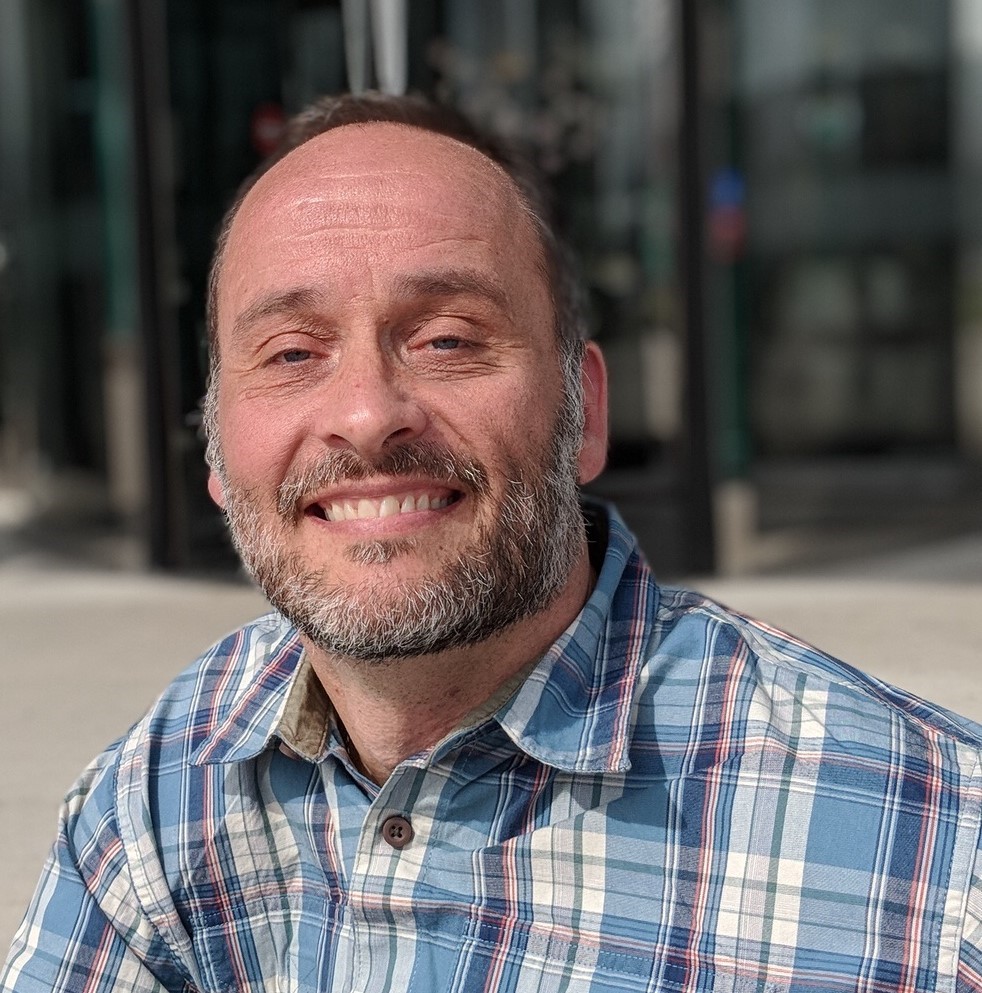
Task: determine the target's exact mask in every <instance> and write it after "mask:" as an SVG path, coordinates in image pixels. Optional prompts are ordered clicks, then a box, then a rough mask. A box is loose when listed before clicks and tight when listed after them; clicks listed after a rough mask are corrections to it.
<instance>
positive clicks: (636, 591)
mask: <svg viewBox="0 0 982 993" xmlns="http://www.w3.org/2000/svg"><path fill="white" fill-rule="evenodd" d="M585 509H586V511H587V514H588V515H590V516H592V517H593V518H594V525H593V526H594V527H595V528H598V529H603V528H604V527H606V531H607V533H606V550H605V553H604V556H603V562H602V565H601V567H600V570H599V573H598V576H597V583H596V586H595V587H594V590H593V593H592V594H591V596H590V598H589V599H588V600H587V602H586V604H585V605H584V607H583V609H582V610H581V611H580V613H579V614H578V615H577V616H576V618H575V619H574V620H573V622H572V623H571V624H570V626H569V627H568V628H567V629H566V631H565V632H564V633H563V634H562V635H561V636H560V637H559V638H558V639H557V640H556V642H555V643H554V644H553V645H552V646H551V647H550V648H549V650H548V651H547V652H546V654H545V655H544V656H543V658H542V659H541V660H540V661H539V662H538V663H537V664H536V665H535V666H534V668H533V669H532V671H531V673H530V674H529V676H528V678H527V679H526V680H525V681H524V682H523V683H522V684H521V685H520V686H519V687H518V689H517V690H516V691H515V692H514V693H511V694H509V695H508V696H509V698H508V699H507V700H506V701H505V702H504V703H503V705H501V706H500V707H499V708H498V709H497V714H496V715H495V719H496V720H497V721H498V723H499V724H500V725H501V727H502V728H503V730H504V731H505V733H506V734H508V736H509V737H510V738H511V739H512V741H514V743H515V744H516V745H517V746H518V747H519V748H521V749H522V750H523V751H525V752H527V753H528V754H529V755H531V756H533V757H534V758H536V759H538V760H539V761H541V762H543V763H545V764H547V765H551V766H554V767H556V768H558V769H563V770H568V771H571V772H625V771H627V770H628V769H630V767H631V763H630V760H629V758H628V751H629V745H630V727H631V715H632V709H633V695H634V688H635V686H636V684H637V678H636V677H637V674H638V670H639V668H640V666H641V665H642V663H643V661H644V658H645V656H646V649H647V648H648V645H647V640H648V632H650V631H651V630H652V626H653V625H652V620H653V618H654V615H655V611H656V609H657V600H658V593H657V587H656V586H655V584H654V583H653V582H652V581H651V576H650V572H649V570H648V567H647V564H646V563H645V562H644V559H643V557H642V555H641V552H640V549H639V548H638V545H637V542H636V540H635V539H634V536H633V535H632V534H631V533H630V531H628V529H627V526H626V525H625V524H624V522H623V520H622V519H621V517H620V515H619V514H618V513H617V511H616V510H615V509H614V508H613V507H612V506H610V505H601V504H599V503H595V502H590V503H587V504H585ZM233 639H234V641H235V644H234V646H230V645H229V642H231V641H233ZM211 654H212V656H214V658H213V659H212V661H213V663H214V664H216V665H219V666H221V665H223V664H224V665H225V666H227V667H230V668H231V669H232V670H233V672H234V673H235V676H234V679H233V681H234V684H235V686H234V687H230V688H228V690H227V691H226V693H223V697H224V699H226V700H228V701H229V702H228V704H227V705H226V706H222V703H221V701H219V700H216V701H213V702H212V701H209V705H210V706H209V712H210V713H211V714H213V715H214V717H213V718H212V720H211V724H210V726H209V727H208V728H206V731H207V734H206V736H205V738H204V740H203V741H202V742H201V744H200V745H199V746H198V747H197V748H196V750H195V752H194V753H193V755H192V758H191V761H192V762H193V763H194V764H200V765H205V764H212V763H227V762H241V761H246V760H248V759H252V758H255V757H256V756H257V755H258V754H259V753H260V752H262V751H263V750H264V749H266V748H267V747H268V746H269V745H270V743H271V742H272V741H274V740H275V739H279V740H280V741H282V742H283V743H285V744H286V745H287V746H288V747H289V748H290V749H291V750H292V751H293V752H295V753H297V754H298V755H300V756H301V757H303V758H306V759H308V760H310V761H312V762H319V761H321V760H323V759H324V758H325V757H326V755H327V753H328V750H329V744H330V742H329V738H330V729H331V725H332V721H333V715H332V709H331V704H330V701H329V700H328V698H327V695H326V694H325V693H324V690H323V689H322V687H321V685H320V682H319V680H318V679H317V677H316V675H315V674H314V672H313V670H312V668H311V667H310V664H309V662H308V661H307V660H306V658H305V657H304V652H303V645H302V643H301V641H300V637H299V634H298V633H297V631H296V629H295V628H293V627H292V626H291V625H290V624H289V622H287V621H286V620H285V619H284V618H283V617H281V616H280V615H279V614H270V615H267V616H266V617H264V618H261V619H260V620H259V621H257V622H255V623H254V624H251V625H248V626H247V627H246V628H244V629H242V631H240V632H237V634H236V635H233V636H231V637H230V639H228V640H227V641H226V642H224V643H223V644H222V645H221V646H219V647H218V648H217V649H215V650H214V651H213V652H212V653H211ZM500 699H501V698H500V696H498V695H497V694H496V699H495V702H498V701H499V700H500ZM467 723H468V724H471V726H472V727H473V724H472V722H470V721H468V722H467Z"/></svg>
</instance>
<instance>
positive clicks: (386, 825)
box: [382, 814, 415, 848]
mask: <svg viewBox="0 0 982 993" xmlns="http://www.w3.org/2000/svg"><path fill="white" fill-rule="evenodd" d="M413 834H415V832H414V831H413V826H412V824H410V823H409V821H407V820H406V818H405V817H400V816H399V815H398V814H394V815H393V816H392V817H386V819H385V821H384V822H383V824H382V837H383V838H385V840H386V841H387V842H388V843H389V844H390V845H391V846H392V847H393V848H405V847H406V845H408V844H409V842H411V841H412V840H413Z"/></svg>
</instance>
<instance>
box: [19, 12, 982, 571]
mask: <svg viewBox="0 0 982 993" xmlns="http://www.w3.org/2000/svg"><path fill="white" fill-rule="evenodd" d="M366 87H377V88H382V89H386V90H391V91H401V90H403V89H411V90H419V91H422V92H425V93H428V94H432V95H435V96H437V97H438V98H440V99H443V100H446V101H450V102H452V103H454V104H457V105H459V106H460V107H462V108H463V109H464V110H465V111H467V112H468V113H470V114H471V115H472V116H473V117H475V118H476V119H478V120H479V121H481V122H483V123H486V124H490V125H491V126H493V127H495V128H497V129H499V130H500V131H503V132H505V133H507V134H511V135H514V136H516V137H518V138H520V139H522V140H524V141H526V142H528V143H529V144H530V145H531V146H532V147H533V149H534V151H535V154H536V156H537V158H538V160H539V162H540V164H541V165H542V167H543V168H544V169H545V170H546V171H547V172H548V173H549V175H550V176H551V178H552V180H553V182H554V185H555V189H556V191H557V197H558V202H559V205H560V209H561V214H562V220H563V223H564V225H565V227H566V230H567V233H568V235H569V237H570V239H571V241H572V242H573V243H574V245H575V246H576V248H577V250H578V252H579V255H580V258H581V260H582V275H583V280H584V285H585V286H586V288H587V290H588V294H589V299H590V303H591V313H592V322H593V331H594V334H595V337H596V338H597V339H598V340H599V341H600V342H601V343H602V345H603V347H604V349H605V351H606V354H607V356H608V360H609V363H610V367H611V375H612V390H611V396H612V416H613V437H612V444H611V453H610V469H609V471H608V472H607V473H606V474H605V476H604V477H603V478H602V479H601V481H600V482H599V484H597V487H596V488H597V489H598V491H599V492H601V493H603V494H605V495H608V496H612V497H614V498H616V499H617V500H618V502H619V503H620V505H621V507H622V509H623V510H624V512H625V514H626V516H627V517H628V519H629V521H630V522H631V523H632V524H633V525H634V527H635V529H636V530H637V531H638V533H639V535H640V537H641V540H642V543H643V545H644V546H645V547H646V549H647V551H648V553H649V556H650V557H651V559H652V560H653V562H654V564H655V566H656V570H657V571H658V572H659V573H660V574H662V575H669V576H672V575H683V574H692V573H703V574H706V573H710V572H714V571H715V572H718V573H722V574H738V573H747V572H766V571H769V570H781V569H787V568H794V567H800V566H801V565H802V564H803V563H804V564H808V563H816V562H817V563H820V562H823V561H832V560H837V561H841V560H844V559H847V558H849V557H850V556H857V555H864V554H869V553H871V552H875V551H877V550H879V549H884V548H896V547H898V546H901V545H905V544H913V543H916V542H919V541H924V540H938V539H945V538H954V537H957V536H958V535H961V534H965V533H967V532H970V531H979V530H980V529H982V521H980V516H979V506H980V504H979V499H978V498H979V495H980V493H982V182H980V180H982V0H862V2H856V0H615V2H611V0H209V2H207V3H202V2H199V0H2V2H0V534H2V536H3V537H2V540H0V542H2V543H0V555H3V554H5V553H6V554H13V553H15V552H17V551H18V550H23V549H25V548H38V547H41V548H43V547H46V546H47V547H56V548H58V549H59V550H60V552H61V553H62V554H66V553H67V554H72V555H75V556H77V557H78V558H79V559H80V560H86V561H95V562H108V563H113V564H123V565H128V566H150V567H160V568H164V569H172V570H179V571H188V570H209V571H219V572H220V571H222V570H232V568H233V565H232V558H231V555H230V553H229V551H228V547H227V544H226V541H225V537H224V528H223V525H222V521H221V519H220V517H219V515H218V514H217V512H216V511H215V509H214V508H213V507H212V506H211V504H210V502H209V501H208V498H207V496H206V494H205V485H204V484H205V470H204V465H203V461H202V453H203V444H202V439H201V436H200V431H199V416H198V403H199V399H200V397H201V395H202V393H203V391H204V377H205V368H206V363H205V354H204V349H203V339H204V319H203V300H204V286H205V278H206V272H207V267H208V262H209V258H210V254H211V249H212V243H213V237H214V233H215V230H216V226H217V224H218V222H219V219H220V216H221V213H222V211H223V209H224V207H225V205H226V204H227V203H228V201H229V199H230V197H231V196H232V194H233V192H234V190H235V188H236V186H237V184H238V183H239V181H240V180H241V179H242V178H243V177H244V175H245V174H246V173H247V172H249V171H250V169H251V168H252V167H253V166H254V165H255V164H256V163H257V162H258V161H259V159H260V158H261V157H262V156H263V155H264V154H265V153H266V152H268V151H269V149H270V148H271V147H272V145H273V144H274V143H275V140H276V137H277V134H278V132H279V129H280V127H281V125H282V121H283V118H284V115H287V114H290V113H292V112H293V111H295V110H297V109H298V108H300V107H301V106H302V105H303V104H304V103H306V102H307V101H309V100H310V99H311V98H313V97H315V96H317V95H319V94H322V93H327V92H336V91H339V90H343V89H354V90H360V89H364V88H366Z"/></svg>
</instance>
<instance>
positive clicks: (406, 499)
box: [307, 490, 461, 521]
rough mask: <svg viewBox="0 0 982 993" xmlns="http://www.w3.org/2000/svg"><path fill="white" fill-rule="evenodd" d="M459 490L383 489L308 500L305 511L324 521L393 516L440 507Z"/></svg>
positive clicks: (457, 494) (454, 500)
mask: <svg viewBox="0 0 982 993" xmlns="http://www.w3.org/2000/svg"><path fill="white" fill-rule="evenodd" d="M460 496H461V494H460V493H458V492H454V491H448V490H440V491H433V492H430V491H418V490H417V491H413V492H401V493H387V494H385V495H382V496H377V497H369V496H357V495H352V496H347V497H344V498H343V499H341V498H338V499H325V500H321V501H318V502H316V503H312V504H311V505H310V506H309V507H308V508H307V512H308V513H310V514H313V515H315V516H317V517H321V518H323V519H324V520H327V521H357V520H371V519H374V518H380V517H396V516H397V515H399V514H413V513H416V512H418V511H421V510H442V509H443V508H444V507H449V506H450V504H452V503H456V501H457V500H459V499H460Z"/></svg>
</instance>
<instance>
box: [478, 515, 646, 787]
mask: <svg viewBox="0 0 982 993" xmlns="http://www.w3.org/2000/svg"><path fill="white" fill-rule="evenodd" d="M586 509H587V511H588V513H594V514H597V515H599V516H600V517H601V523H606V525H607V548H606V552H605V554H604V558H603V565H602V566H601V568H600V571H599V574H598V576H597V583H596V586H595V587H594V590H593V593H592V594H591V596H590V598H589V599H588V600H587V602H586V604H585V605H584V607H583V609H582V610H581V611H580V613H579V614H578V615H577V616H576V618H575V619H574V620H573V622H572V623H571V624H570V626H569V627H568V628H567V629H566V631H565V632H564V633H563V634H562V635H561V636H560V637H559V639H557V641H556V642H555V643H554V644H553V645H552V647H551V648H550V649H549V650H548V651H547V652H546V654H545V656H544V657H543V658H542V660H541V662H540V663H539V664H538V665H537V666H536V667H535V669H533V670H532V673H531V674H530V675H529V677H528V679H527V680H526V681H525V682H524V683H523V684H522V686H521V687H520V688H519V690H518V691H517V692H516V693H515V694H514V695H513V696H512V697H511V699H510V700H509V701H508V702H507V703H506V704H505V705H504V706H503V707H502V708H501V710H499V712H498V715H497V719H498V721H499V723H500V724H501V726H502V728H503V729H504V730H505V732H506V733H507V734H508V735H509V737H510V738H511V739H512V740H513V741H514V742H515V744H516V745H518V746H519V747H520V748H521V749H522V750H523V751H525V752H527V753H528V754H530V755H532V756H533V757H534V758H537V759H538V760H539V761H540V762H543V763H545V764H547V765H552V766H555V767H556V768H558V769H563V770H566V771H569V772H626V771H627V770H629V769H630V768H631V762H630V759H629V757H628V752H629V746H630V738H631V724H632V714H633V704H634V690H635V687H636V686H637V684H638V679H637V676H638V673H639V670H640V668H641V666H642V664H643V663H644V660H645V658H646V657H647V654H648V652H649V645H648V640H649V637H650V632H651V631H652V630H653V628H654V623H653V621H654V617H655V612H656V610H657V607H658V588H657V586H656V585H655V583H654V582H653V581H652V577H651V573H650V570H649V568H648V566H647V563H646V562H645V561H644V558H643V556H642V554H641V550H640V548H639V547H638V544H637V541H636V540H635V538H634V536H633V535H632V534H631V532H630V531H629V530H628V529H627V525H626V524H625V523H624V521H623V520H622V519H621V517H620V515H619V514H618V513H617V511H616V510H615V509H614V508H613V507H612V506H610V505H608V504H599V503H590V504H587V505H586ZM603 518H606V520H605V521H603Z"/></svg>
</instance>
